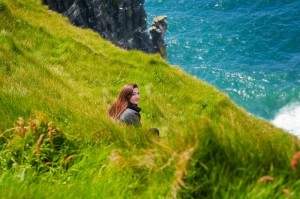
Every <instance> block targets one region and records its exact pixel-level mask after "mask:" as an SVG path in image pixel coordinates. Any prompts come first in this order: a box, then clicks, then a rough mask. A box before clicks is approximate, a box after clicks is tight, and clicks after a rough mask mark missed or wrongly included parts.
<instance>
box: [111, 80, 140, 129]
mask: <svg viewBox="0 0 300 199" xmlns="http://www.w3.org/2000/svg"><path fill="white" fill-rule="evenodd" d="M139 100H140V92H139V89H138V86H137V85H136V84H126V85H125V86H124V87H123V88H122V90H121V92H120V94H119V96H118V98H117V100H116V101H115V102H114V103H113V105H112V106H111V107H110V109H109V110H108V115H109V117H110V118H112V119H114V120H116V121H117V122H118V123H125V124H128V125H133V126H141V121H140V120H141V115H140V111H141V110H142V109H141V108H140V107H138V103H139Z"/></svg>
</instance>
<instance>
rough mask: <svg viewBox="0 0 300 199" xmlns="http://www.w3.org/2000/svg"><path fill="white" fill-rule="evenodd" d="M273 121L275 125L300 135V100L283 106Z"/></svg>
mask: <svg viewBox="0 0 300 199" xmlns="http://www.w3.org/2000/svg"><path fill="white" fill-rule="evenodd" d="M271 122H272V123H273V124H274V125H275V126H277V127H279V128H283V129H285V130H287V131H288V132H290V133H291V134H294V135H296V136H298V137H300V102H294V103H291V104H288V105H286V106H284V107H282V108H281V109H280V110H279V112H278V113H277V115H276V116H275V118H274V120H272V121H271Z"/></svg>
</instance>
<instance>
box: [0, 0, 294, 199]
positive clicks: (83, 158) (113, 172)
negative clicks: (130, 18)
mask: <svg viewBox="0 0 300 199" xmlns="http://www.w3.org/2000/svg"><path fill="white" fill-rule="evenodd" d="M129 82H135V83H137V84H138V85H139V88H140V92H141V102H140V104H139V105H140V107H142V124H143V127H142V128H141V129H134V128H130V127H121V126H118V125H117V124H115V123H114V122H112V121H110V119H108V118H107V114H106V113H107V109H108V107H109V106H110V104H111V103H112V102H113V101H114V99H115V98H116V97H117V95H118V92H119V91H120V89H121V88H122V86H123V85H124V84H126V83H129ZM150 127H157V128H159V129H160V131H161V137H160V138H156V137H152V136H151V135H149V134H147V129H148V128H150ZM298 150H299V142H298V140H297V139H296V138H295V137H293V136H291V135H289V134H287V133H285V132H283V131H282V130H280V129H277V128H275V127H274V126H273V125H271V124H270V123H268V122H266V121H264V120H261V119H258V118H255V117H253V116H251V115H249V114H248V113H246V112H245V111H244V110H243V109H241V108H240V107H238V106H237V105H235V104H234V103H233V102H232V101H231V100H230V99H229V98H228V96H227V95H225V94H224V93H221V92H220V91H218V90H217V89H215V88H213V87H212V86H210V85H208V84H207V83H204V82H202V81H199V80H197V79H195V78H193V77H191V76H190V75H188V74H186V73H185V72H183V71H182V70H181V69H180V68H178V67H172V66H170V65H169V64H168V63H167V62H166V61H164V60H163V59H161V58H160V56H158V55H146V54H144V53H141V52H138V51H125V50H122V49H119V48H117V47H115V46H113V45H112V44H110V43H109V42H107V41H104V40H103V39H101V38H100V37H99V36H98V34H96V33H94V32H92V31H91V30H83V29H79V28H76V27H73V26H72V25H70V23H69V22H68V20H67V19H66V18H64V17H62V16H60V15H59V14H57V13H54V12H52V11H49V10H48V9H47V7H46V6H43V5H41V3H40V1H39V0H0V198H108V197H110V198H195V197H196V198H200V197H201V198H286V197H292V198H297V195H299V194H300V188H299V184H300V180H299V177H300V171H299V169H300V168H298V169H297V166H295V169H292V168H291V166H290V161H291V158H292V157H293V155H294V153H295V152H296V151H298ZM266 175H267V176H270V177H273V178H274V179H275V180H274V182H271V181H272V180H270V179H269V181H264V182H260V181H259V179H260V178H261V177H262V176H266Z"/></svg>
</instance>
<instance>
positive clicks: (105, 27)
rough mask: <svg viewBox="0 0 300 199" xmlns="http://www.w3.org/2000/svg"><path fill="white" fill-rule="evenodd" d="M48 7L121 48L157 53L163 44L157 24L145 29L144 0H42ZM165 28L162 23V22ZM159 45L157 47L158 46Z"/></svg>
mask: <svg viewBox="0 0 300 199" xmlns="http://www.w3.org/2000/svg"><path fill="white" fill-rule="evenodd" d="M43 3H44V4H46V5H48V7H49V8H50V9H51V10H54V11H57V12H59V13H62V14H63V15H65V16H67V17H68V18H69V20H70V21H71V23H73V24H74V25H76V26H80V27H83V28H91V29H93V30H95V31H97V32H98V33H99V34H100V35H101V36H102V37H103V38H104V39H107V40H109V41H111V42H112V43H114V44H116V45H117V46H120V47H122V48H125V49H138V50H142V51H144V52H147V53H160V54H161V55H163V57H165V55H166V53H165V52H161V51H160V50H161V47H163V46H164V51H165V48H166V45H165V43H164V40H163V38H162V36H163V34H160V33H158V34H155V31H158V32H163V31H161V30H160V29H159V28H156V29H155V30H152V32H151V35H154V37H150V36H149V35H148V33H147V22H146V13H145V10H144V0H43ZM165 28H166V26H165ZM158 46H160V47H158Z"/></svg>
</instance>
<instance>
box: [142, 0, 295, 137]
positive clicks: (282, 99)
mask: <svg viewBox="0 0 300 199" xmlns="http://www.w3.org/2000/svg"><path fill="white" fill-rule="evenodd" d="M145 9H146V12H147V17H148V24H151V21H152V19H153V18H154V17H155V16H161V15H166V16H168V18H167V22H168V24H169V27H168V32H167V33H166V36H165V41H166V43H167V45H168V46H167V51H168V58H167V59H168V62H169V63H170V64H172V65H177V66H180V67H181V68H183V69H184V70H185V71H186V72H188V73H190V74H191V75H193V76H196V77H198V78H199V79H201V80H203V81H206V82H208V83H210V84H212V85H214V86H216V87H217V88H218V89H220V90H221V91H223V92H225V93H227V94H228V95H229V96H230V98H231V99H233V100H234V101H235V102H236V103H237V104H238V105H240V106H242V107H244V108H245V109H246V110H247V111H248V112H250V113H251V114H253V115H256V116H258V117H262V118H265V119H267V120H269V121H271V122H273V123H274V124H275V125H277V126H279V127H282V128H285V129H286V130H288V131H290V132H291V133H294V134H297V135H300V0H254V1H248V0H145Z"/></svg>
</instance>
